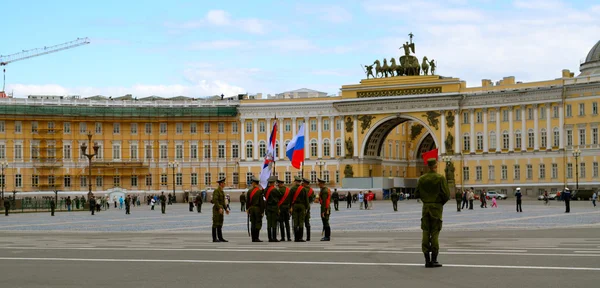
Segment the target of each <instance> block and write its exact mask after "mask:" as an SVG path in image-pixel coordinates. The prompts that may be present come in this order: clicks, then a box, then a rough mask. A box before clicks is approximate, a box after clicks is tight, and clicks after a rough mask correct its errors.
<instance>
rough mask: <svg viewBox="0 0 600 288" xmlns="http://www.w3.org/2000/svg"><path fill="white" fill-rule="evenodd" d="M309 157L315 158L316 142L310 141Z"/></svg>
mask: <svg viewBox="0 0 600 288" xmlns="http://www.w3.org/2000/svg"><path fill="white" fill-rule="evenodd" d="M310 156H311V157H317V140H315V139H312V140H310Z"/></svg>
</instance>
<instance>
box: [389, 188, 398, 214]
mask: <svg viewBox="0 0 600 288" xmlns="http://www.w3.org/2000/svg"><path fill="white" fill-rule="evenodd" d="M398 197H399V195H398V192H396V190H393V191H392V195H391V197H390V198H392V207H393V208H394V211H398Z"/></svg>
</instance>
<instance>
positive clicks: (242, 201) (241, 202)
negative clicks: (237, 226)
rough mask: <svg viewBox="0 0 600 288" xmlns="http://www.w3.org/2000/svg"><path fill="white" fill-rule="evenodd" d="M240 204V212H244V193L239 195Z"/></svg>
mask: <svg viewBox="0 0 600 288" xmlns="http://www.w3.org/2000/svg"><path fill="white" fill-rule="evenodd" d="M240 204H241V208H240V209H241V210H242V212H245V211H246V192H242V195H240Z"/></svg>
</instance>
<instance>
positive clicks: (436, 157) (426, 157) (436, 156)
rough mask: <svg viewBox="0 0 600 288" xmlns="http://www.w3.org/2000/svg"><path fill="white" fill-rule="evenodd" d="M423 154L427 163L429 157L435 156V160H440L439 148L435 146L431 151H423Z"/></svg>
mask: <svg viewBox="0 0 600 288" xmlns="http://www.w3.org/2000/svg"><path fill="white" fill-rule="evenodd" d="M421 156H423V162H425V165H427V159H429V158H435V160H438V149H437V148H435V149H433V150H431V151H427V152H425V153H423V154H422V155H421Z"/></svg>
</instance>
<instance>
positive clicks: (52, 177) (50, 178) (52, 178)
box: [48, 175, 102, 189]
mask: <svg viewBox="0 0 600 288" xmlns="http://www.w3.org/2000/svg"><path fill="white" fill-rule="evenodd" d="M98 178H100V185H97V186H100V187H102V176H98V177H96V184H98ZM54 184H56V183H55V179H54V175H50V176H48V185H50V186H51V187H52V189H54Z"/></svg>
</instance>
